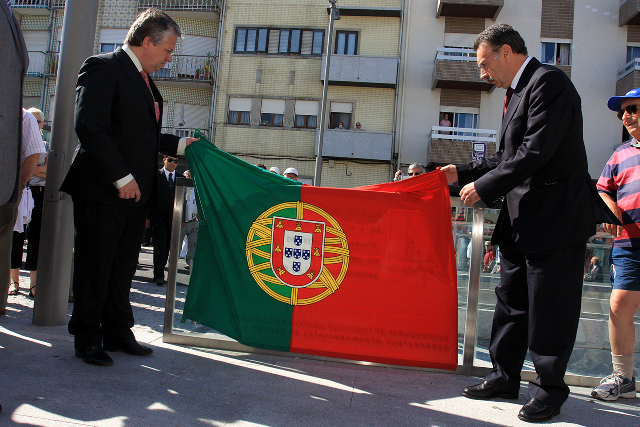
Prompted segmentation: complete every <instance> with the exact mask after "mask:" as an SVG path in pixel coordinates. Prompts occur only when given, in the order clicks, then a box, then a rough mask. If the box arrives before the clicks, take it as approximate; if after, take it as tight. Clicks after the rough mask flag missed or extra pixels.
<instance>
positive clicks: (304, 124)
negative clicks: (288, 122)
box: [294, 101, 319, 129]
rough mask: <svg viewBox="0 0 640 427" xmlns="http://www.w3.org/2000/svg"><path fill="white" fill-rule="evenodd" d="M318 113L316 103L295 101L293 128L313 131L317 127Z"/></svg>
mask: <svg viewBox="0 0 640 427" xmlns="http://www.w3.org/2000/svg"><path fill="white" fill-rule="evenodd" d="M318 112H319V105H318V101H296V107H295V113H296V120H295V123H294V126H295V127H297V128H309V129H315V128H316V127H318Z"/></svg>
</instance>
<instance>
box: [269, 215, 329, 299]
mask: <svg viewBox="0 0 640 427" xmlns="http://www.w3.org/2000/svg"><path fill="white" fill-rule="evenodd" d="M325 228H326V224H325V223H324V222H320V221H306V220H302V219H292V218H283V217H273V228H272V230H273V231H272V234H271V269H272V270H273V272H274V274H275V276H276V277H277V278H278V279H279V280H280V281H281V282H282V283H284V284H285V285H287V286H291V287H293V288H303V287H306V286H309V285H310V284H312V283H313V282H315V281H316V280H318V277H320V272H321V271H322V265H323V257H324V234H325Z"/></svg>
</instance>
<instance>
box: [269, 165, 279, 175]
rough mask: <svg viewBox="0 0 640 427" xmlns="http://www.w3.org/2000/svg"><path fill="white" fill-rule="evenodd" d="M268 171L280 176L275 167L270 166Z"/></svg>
mask: <svg viewBox="0 0 640 427" xmlns="http://www.w3.org/2000/svg"><path fill="white" fill-rule="evenodd" d="M269 171H271V172H275V173H277V174H278V175H280V169H278V167H277V166H271V168H269Z"/></svg>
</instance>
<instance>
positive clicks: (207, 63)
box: [202, 52, 213, 80]
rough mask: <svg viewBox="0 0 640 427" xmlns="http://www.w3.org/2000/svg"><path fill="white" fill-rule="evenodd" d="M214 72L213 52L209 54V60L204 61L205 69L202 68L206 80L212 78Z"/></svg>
mask: <svg viewBox="0 0 640 427" xmlns="http://www.w3.org/2000/svg"><path fill="white" fill-rule="evenodd" d="M212 71H213V54H211V52H207V59H205V61H204V67H202V72H203V74H204V78H205V80H207V79H209V78H211V72H212Z"/></svg>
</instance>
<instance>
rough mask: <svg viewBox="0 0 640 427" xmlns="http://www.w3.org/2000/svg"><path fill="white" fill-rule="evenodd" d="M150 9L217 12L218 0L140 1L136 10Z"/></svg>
mask: <svg viewBox="0 0 640 427" xmlns="http://www.w3.org/2000/svg"><path fill="white" fill-rule="evenodd" d="M150 7H155V8H157V9H162V10H165V11H175V10H182V11H198V12H207V11H211V12H219V11H220V1H219V0H140V2H139V3H138V9H140V10H144V9H148V8H150Z"/></svg>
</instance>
